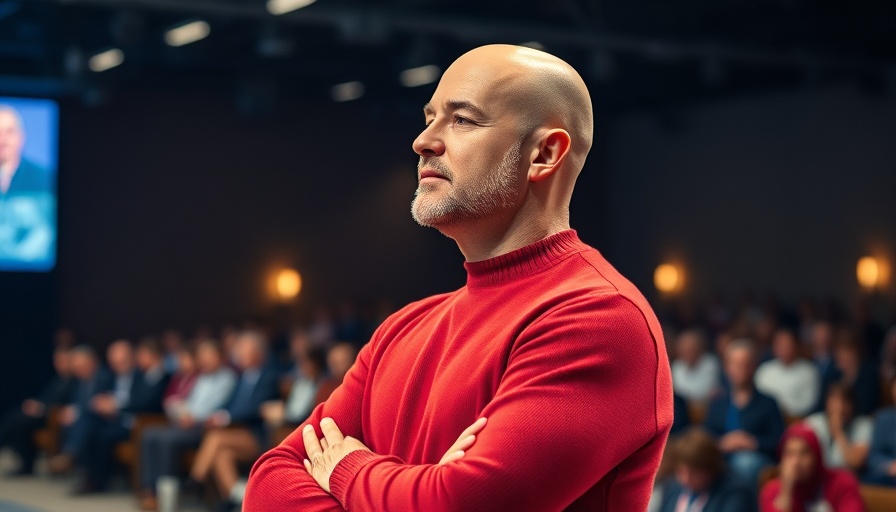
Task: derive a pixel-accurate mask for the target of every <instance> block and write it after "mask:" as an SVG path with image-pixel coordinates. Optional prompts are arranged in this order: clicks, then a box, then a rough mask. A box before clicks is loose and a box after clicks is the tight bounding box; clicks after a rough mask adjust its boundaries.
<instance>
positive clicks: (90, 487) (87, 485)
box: [69, 480, 102, 496]
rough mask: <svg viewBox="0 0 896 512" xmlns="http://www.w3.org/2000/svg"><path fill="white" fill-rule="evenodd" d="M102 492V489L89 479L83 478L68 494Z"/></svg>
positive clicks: (83, 494) (77, 494)
mask: <svg viewBox="0 0 896 512" xmlns="http://www.w3.org/2000/svg"><path fill="white" fill-rule="evenodd" d="M98 492H102V489H100V488H99V487H97V486H95V485H94V484H93V483H91V482H90V480H83V481H81V483H79V484H78V485H76V486H75V488H74V489H72V490H71V492H70V493H69V496H87V495H88V494H96V493H98Z"/></svg>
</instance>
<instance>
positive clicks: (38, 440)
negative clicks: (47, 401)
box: [34, 406, 62, 457]
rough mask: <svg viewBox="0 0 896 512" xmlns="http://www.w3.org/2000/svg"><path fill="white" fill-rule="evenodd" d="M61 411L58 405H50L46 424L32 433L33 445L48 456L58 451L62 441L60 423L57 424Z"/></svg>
mask: <svg viewBox="0 0 896 512" xmlns="http://www.w3.org/2000/svg"><path fill="white" fill-rule="evenodd" d="M61 411H62V408H61V407H59V406H54V407H51V408H50V410H49V411H48V412H47V424H46V425H45V426H44V427H43V428H40V429H38V430H37V431H36V432H35V433H34V445H35V446H37V449H38V450H40V451H42V452H44V453H46V454H47V455H48V456H50V457H52V456H53V455H57V454H58V453H59V449H60V447H61V446H60V444H61V443H62V425H60V424H59V414H60V412H61Z"/></svg>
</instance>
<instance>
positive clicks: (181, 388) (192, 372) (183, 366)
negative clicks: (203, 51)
mask: <svg viewBox="0 0 896 512" xmlns="http://www.w3.org/2000/svg"><path fill="white" fill-rule="evenodd" d="M198 377H199V372H198V370H197V367H196V357H195V356H194V354H193V351H192V350H190V348H189V347H186V346H184V347H181V348H180V349H178V351H177V371H176V372H174V374H173V375H172V376H171V379H170V380H169V381H168V387H167V388H165V395H164V397H163V399H162V405H163V407H164V409H165V412H166V413H167V412H168V411H170V410H172V409H175V410H176V409H181V408H182V407H183V405H184V403H186V401H187V399H188V398H189V397H190V391H192V390H193V386H194V385H195V384H196V379H197V378H198ZM168 416H169V417H170V416H171V414H168Z"/></svg>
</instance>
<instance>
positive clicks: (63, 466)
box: [47, 453, 73, 475]
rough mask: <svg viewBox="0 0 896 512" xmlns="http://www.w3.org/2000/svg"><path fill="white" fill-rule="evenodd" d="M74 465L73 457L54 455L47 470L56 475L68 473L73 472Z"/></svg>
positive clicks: (48, 462)
mask: <svg viewBox="0 0 896 512" xmlns="http://www.w3.org/2000/svg"><path fill="white" fill-rule="evenodd" d="M72 465H73V460H72V456H71V455H68V454H65V453H60V454H59V455H54V456H52V457H51V458H50V460H48V461H47V469H49V470H50V473H52V474H54V475H59V474H62V473H68V472H69V471H71V470H72Z"/></svg>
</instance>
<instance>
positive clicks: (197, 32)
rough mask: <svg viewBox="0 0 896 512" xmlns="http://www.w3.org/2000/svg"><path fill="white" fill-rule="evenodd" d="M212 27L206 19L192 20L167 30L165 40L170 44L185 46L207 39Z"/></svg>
mask: <svg viewBox="0 0 896 512" xmlns="http://www.w3.org/2000/svg"><path fill="white" fill-rule="evenodd" d="M209 32H211V27H209V25H208V23H206V22H204V21H191V22H189V23H184V24H183V25H180V26H177V27H174V28H172V29H171V30H169V31H168V32H165V42H166V43H168V45H169V46H183V45H185V44H190V43H195V42H196V41H199V40H200V39H205V38H206V37H208V34H209Z"/></svg>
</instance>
